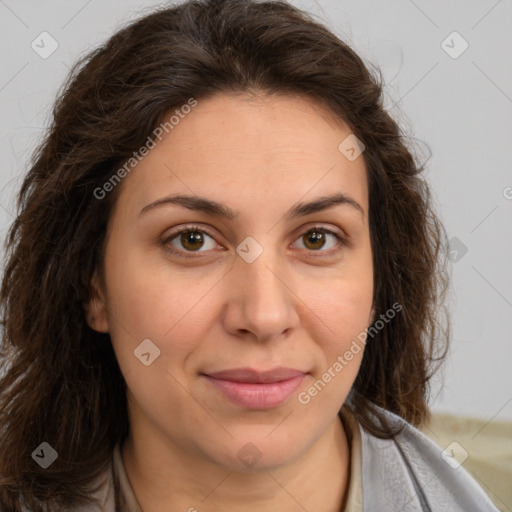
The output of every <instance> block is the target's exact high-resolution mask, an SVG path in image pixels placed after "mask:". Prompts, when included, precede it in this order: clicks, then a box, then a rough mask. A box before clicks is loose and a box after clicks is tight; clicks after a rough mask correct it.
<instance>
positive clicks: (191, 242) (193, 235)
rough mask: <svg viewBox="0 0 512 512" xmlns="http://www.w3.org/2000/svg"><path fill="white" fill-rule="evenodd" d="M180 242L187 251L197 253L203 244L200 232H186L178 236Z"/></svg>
mask: <svg viewBox="0 0 512 512" xmlns="http://www.w3.org/2000/svg"><path fill="white" fill-rule="evenodd" d="M180 242H181V244H182V246H183V247H184V248H185V249H187V250H188V251H197V250H198V249H200V248H201V247H202V245H203V244H204V237H203V233H201V232H200V231H186V232H185V233H181V234H180Z"/></svg>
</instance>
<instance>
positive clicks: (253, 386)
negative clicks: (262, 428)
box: [204, 367, 306, 409]
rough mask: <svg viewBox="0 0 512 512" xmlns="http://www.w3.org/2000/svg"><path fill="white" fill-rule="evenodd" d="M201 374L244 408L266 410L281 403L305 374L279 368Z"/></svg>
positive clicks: (244, 369)
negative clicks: (261, 370)
mask: <svg viewBox="0 0 512 512" xmlns="http://www.w3.org/2000/svg"><path fill="white" fill-rule="evenodd" d="M204 376H205V377H206V379H207V380H208V381H209V382H210V383H211V384H212V385H213V386H214V387H215V388H216V389H218V390H219V391H220V392H221V393H223V394H224V395H225V396H226V397H227V398H228V399H230V400H231V401H232V402H233V403H235V404H237V405H239V406H242V407H246V408H248V409H269V408H272V407H278V406H279V405H281V404H282V403H283V402H284V401H285V400H286V399H287V398H288V397H289V396H290V395H291V394H292V393H293V392H294V391H295V390H296V389H297V387H298V386H299V385H300V384H301V382H302V381H303V380H304V378H305V377H306V373H305V372H302V371H300V370H295V369H292V368H282V367H281V368H276V369H274V370H270V371H263V372H260V371H257V370H252V369H251V368H236V369H233V370H224V371H221V372H214V373H209V374H207V375H206V374H204Z"/></svg>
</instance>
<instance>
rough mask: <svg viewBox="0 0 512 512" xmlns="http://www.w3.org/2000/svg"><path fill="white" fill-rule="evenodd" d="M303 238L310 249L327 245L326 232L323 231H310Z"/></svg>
mask: <svg viewBox="0 0 512 512" xmlns="http://www.w3.org/2000/svg"><path fill="white" fill-rule="evenodd" d="M302 239H303V240H304V245H305V246H306V247H307V248H308V249H313V250H315V249H321V248H322V247H323V246H324V245H325V233H322V232H321V231H309V232H308V233H306V234H305V235H302Z"/></svg>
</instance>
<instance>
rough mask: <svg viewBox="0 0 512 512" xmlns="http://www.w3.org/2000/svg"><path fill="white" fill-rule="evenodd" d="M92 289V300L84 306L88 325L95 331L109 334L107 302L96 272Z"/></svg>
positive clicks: (92, 281) (92, 280)
mask: <svg viewBox="0 0 512 512" xmlns="http://www.w3.org/2000/svg"><path fill="white" fill-rule="evenodd" d="M91 288H92V294H91V298H90V299H89V302H87V303H86V304H84V310H85V317H86V320H87V325H88V326H89V327H90V328H91V329H93V330H95V331H98V332H108V318H107V302H106V300H105V293H104V292H103V290H102V288H101V285H100V280H99V278H98V274H97V272H96V271H95V272H94V275H93V277H92V279H91Z"/></svg>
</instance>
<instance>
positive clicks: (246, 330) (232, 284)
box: [222, 249, 300, 341]
mask: <svg viewBox="0 0 512 512" xmlns="http://www.w3.org/2000/svg"><path fill="white" fill-rule="evenodd" d="M226 290H227V292H226V303H225V304H224V308H223V309H224V311H223V315H222V316H223V323H224V327H225V329H226V330H227V331H228V332H229V333H230V334H233V335H235V336H238V337H240V336H242V337H246V338H251V337H252V338H253V339H254V340H257V341H268V340H273V339H276V338H279V337H280V336H288V335H289V334H290V333H291V332H292V331H293V330H294V329H295V328H296V327H297V326H298V325H299V320H300V317H299V311H298V307H299V305H300V300H299V298H298V296H297V293H296V291H294V289H293V283H292V278H291V275H290V272H288V271H287V270H286V269H285V265H284V264H281V263H280V261H279V258H278V257H274V256H272V253H271V251H270V249H265V250H264V251H263V253H262V254H261V255H260V256H259V257H258V258H257V259H256V260H254V261H253V262H252V263H247V262H246V261H244V259H243V258H241V257H237V259H236V261H235V263H234V267H233V269H232V270H231V272H230V273H229V282H227V283H226Z"/></svg>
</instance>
